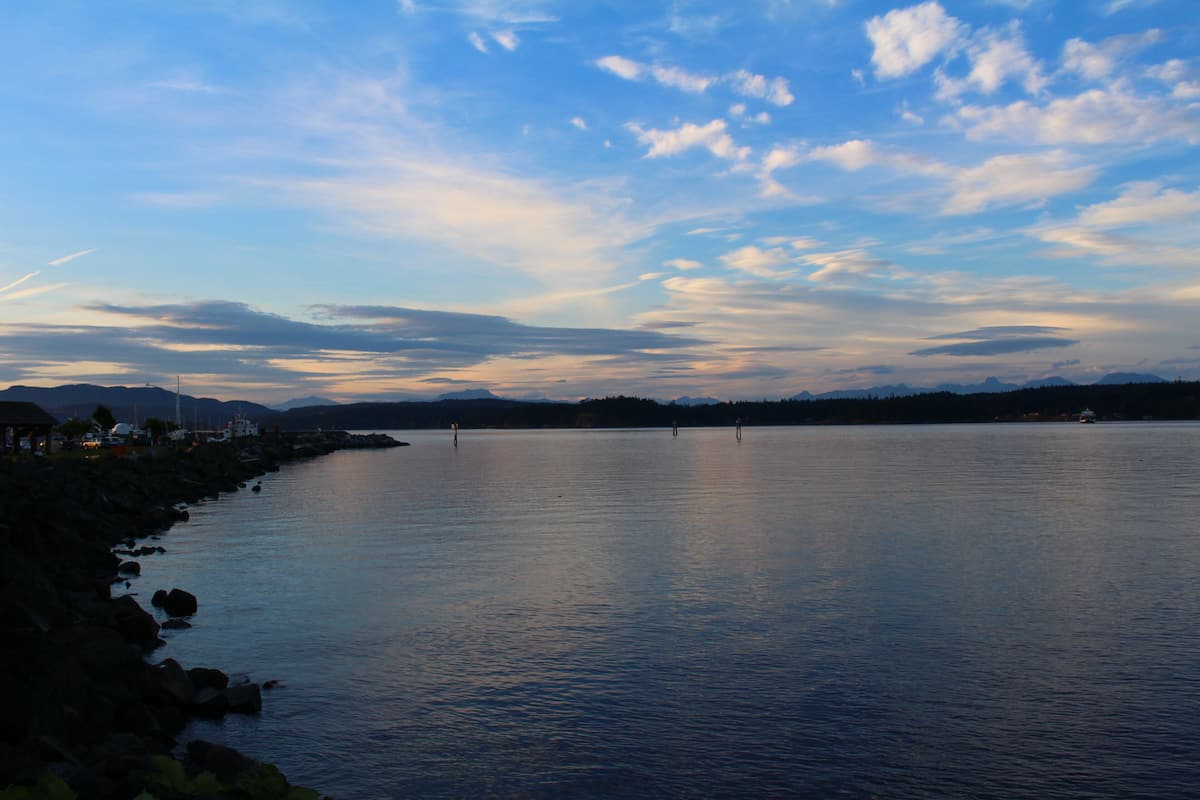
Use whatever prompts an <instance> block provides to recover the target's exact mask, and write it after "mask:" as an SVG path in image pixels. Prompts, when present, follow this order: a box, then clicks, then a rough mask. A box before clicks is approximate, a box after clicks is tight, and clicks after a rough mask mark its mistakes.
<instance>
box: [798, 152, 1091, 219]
mask: <svg viewBox="0 0 1200 800" xmlns="http://www.w3.org/2000/svg"><path fill="white" fill-rule="evenodd" d="M807 157H808V158H810V159H814V160H821V161H831V162H833V163H834V164H837V165H838V166H839V167H841V168H842V169H844V170H846V171H848V172H858V171H859V170H862V169H865V168H867V167H873V166H874V167H887V168H889V169H893V170H896V171H897V172H903V173H908V174H913V175H922V176H925V177H928V178H932V179H935V180H938V181H940V182H941V184H942V187H943V189H942V190H943V191H946V192H948V193H949V196H948V197H947V199H946V201H945V203H944V204H943V206H942V209H941V213H943V214H947V215H957V214H972V213H976V212H978V211H983V210H985V209H987V208H991V207H994V206H1010V205H1022V204H1028V203H1040V202H1043V201H1045V200H1046V199H1047V198H1049V197H1053V196H1056V195H1059V194H1064V193H1066V192H1071V191H1077V190H1079V189H1082V188H1083V187H1085V186H1087V185H1088V184H1090V183H1091V182H1092V181H1093V180H1094V179H1095V177H1096V175H1097V172H1098V170H1097V169H1096V168H1095V167H1072V166H1071V165H1070V160H1071V159H1070V157H1069V156H1068V154H1066V153H1064V152H1062V151H1054V152H1051V153H1041V154H1034V155H1002V156H996V157H994V158H990V159H988V160H987V161H985V162H983V163H982V164H980V165H978V166H975V167H957V166H954V165H951V164H946V163H944V162H941V161H937V160H936V159H931V158H928V157H926V156H922V155H919V154H915V153H906V152H903V151H897V150H891V149H885V148H881V147H879V146H878V145H876V144H875V143H874V142H872V141H870V140H863V139H852V140H850V141H848V142H843V143H842V144H840V145H832V146H828V147H817V148H813V149H812V150H810V151H809V153H808V156H807Z"/></svg>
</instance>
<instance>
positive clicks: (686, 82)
mask: <svg viewBox="0 0 1200 800" xmlns="http://www.w3.org/2000/svg"><path fill="white" fill-rule="evenodd" d="M595 64H596V66H598V67H600V68H601V69H605V70H608V71H609V72H611V73H613V74H614V75H616V76H618V77H620V78H624V79H625V80H627V81H636V80H641V79H642V78H643V77H645V76H647V75H648V76H650V77H651V78H653V79H654V81H655V82H656V83H658V84H659V85H661V86H666V87H668V88H671V89H681V90H683V91H685V92H691V93H692V94H700V93H702V92H704V91H705V90H707V89H708V87H709V86H711V85H712V83H713V79H712V78H711V77H709V76H707V75H699V74H696V73H694V72H688V71H687V70H685V69H682V68H680V67H668V66H662V65H660V64H642V63H640V62H637V61H634V60H632V59H628V58H624V57H622V56H605V57H604V58H598V59H596V61H595Z"/></svg>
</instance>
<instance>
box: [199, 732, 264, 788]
mask: <svg viewBox="0 0 1200 800" xmlns="http://www.w3.org/2000/svg"><path fill="white" fill-rule="evenodd" d="M187 753H188V758H189V759H191V761H192V763H193V764H195V765H196V767H197V768H198V769H200V770H208V771H209V772H211V773H213V774H214V775H216V776H217V780H219V781H221V782H223V783H234V782H235V781H236V780H237V776H238V775H240V774H242V773H243V772H245V771H246V770H248V769H254V768H255V767H257V766H258V762H257V761H255V760H254V759H252V758H248V757H247V756H244V755H242V754H241V753H239V752H238V751H237V750H234V749H233V748H232V747H224V746H222V745H219V744H213V743H212V742H205V741H203V740H200V739H194V740H192V741H190V742H188V746H187Z"/></svg>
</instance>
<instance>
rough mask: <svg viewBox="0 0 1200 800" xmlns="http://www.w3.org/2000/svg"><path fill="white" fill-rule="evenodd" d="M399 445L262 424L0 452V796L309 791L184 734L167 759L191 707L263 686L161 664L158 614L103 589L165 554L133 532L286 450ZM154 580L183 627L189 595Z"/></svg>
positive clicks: (160, 600) (290, 455)
mask: <svg viewBox="0 0 1200 800" xmlns="http://www.w3.org/2000/svg"><path fill="white" fill-rule="evenodd" d="M400 444H402V443H400V442H396V441H395V440H393V439H391V438H390V437H388V436H384V435H381V434H371V435H353V434H348V433H345V432H341V431H327V432H307V433H274V434H268V435H265V436H262V437H259V438H255V439H253V440H248V441H245V442H238V443H235V444H207V445H198V446H195V447H192V448H187V449H175V448H159V449H152V450H148V451H144V452H136V453H132V454H128V455H126V456H124V457H119V458H118V457H114V456H108V455H106V456H104V457H100V458H93V459H86V458H50V459H43V458H26V459H24V460H20V461H0V642H2V644H0V709H3V713H0V798H3V800H16V799H17V798H31V800H32V798H56V799H57V798H64V799H65V798H71V797H79V798H120V799H121V800H125V799H126V798H138V800H147V799H148V798H160V799H161V800H166V799H167V798H183V797H206V798H225V797H228V798H279V799H280V800H285V799H287V800H301V799H302V798H317V797H318V796H319V795H318V793H317V792H315V791H313V790H311V789H304V788H301V787H295V786H290V785H289V784H288V783H287V781H286V779H285V778H284V777H283V775H282V774H281V773H280V772H279V771H278V770H277V769H276V768H275V767H273V766H271V765H268V764H262V763H259V762H257V761H254V760H253V759H250V758H248V757H246V756H243V755H241V754H240V753H237V752H236V751H234V750H231V749H229V748H225V747H222V746H219V745H214V744H211V743H207V742H202V741H193V742H190V743H189V744H188V745H187V748H186V755H178V756H176V755H173V754H175V753H178V751H179V741H178V738H177V737H179V735H180V734H181V732H182V731H183V729H184V727H185V726H186V724H187V722H188V720H189V719H192V718H194V717H220V716H223V715H224V714H227V713H257V712H258V711H259V710H260V709H261V707H262V695H261V688H262V687H259V686H258V685H256V684H252V683H246V684H241V685H230V683H229V679H228V677H227V676H226V675H225V674H224V673H222V672H221V671H220V670H218V669H213V668H211V667H208V666H198V665H193V666H192V667H191V669H185V668H184V667H183V665H180V664H178V663H177V662H176V661H175V660H174V659H169V658H168V659H165V660H161V663H159V662H160V660H159V659H156V658H155V657H154V655H153V653H154V650H155V649H156V648H157V647H158V646H159V645H161V644H162V643H163V642H162V640H161V639H160V638H159V636H158V633H159V630H160V625H159V622H158V621H157V619H156V618H155V615H154V614H152V613H150V612H149V611H148V610H146V609H144V608H143V607H142V606H141V605H140V604H139V603H138V601H137V600H136V599H135V598H133V597H131V596H128V595H125V596H121V597H116V598H114V597H113V595H112V587H113V586H114V585H121V584H123V583H124V582H125V581H126V580H129V579H132V576H135V575H138V574H139V573H140V572H141V565H140V563H139V562H138V560H137V559H138V558H143V557H146V556H153V555H155V554H157V553H161V552H163V551H164V548H163V546H161V545H159V544H139V540H141V539H142V538H144V537H147V536H151V535H155V534H159V533H161V532H163V531H165V530H166V529H168V528H169V527H170V526H171V525H172V524H174V523H175V522H177V521H179V520H182V519H186V518H187V510H186V506H187V505H190V504H194V503H197V502H199V501H201V500H202V499H204V498H211V497H217V496H219V495H220V493H222V492H231V491H238V490H239V489H240V488H243V487H245V486H246V484H247V482H248V481H250V480H251V479H253V478H255V477H257V476H260V475H262V474H263V473H266V472H272V471H276V470H278V469H279V468H280V465H282V464H284V463H287V462H289V461H293V460H296V459H300V458H308V457H313V456H319V455H323V454H326V453H330V452H333V451H335V450H343V449H350V448H382V447H395V446H398V445H400ZM168 544H169V542H168ZM156 588H157V589H158V591H156V592H155V593H154V598H153V601H152V602H153V604H154V605H155V606H158V607H159V608H161V609H162V610H163V612H165V613H166V614H167V615H168V617H169V619H168V620H167V621H165V622H164V623H163V627H187V624H188V623H187V617H188V616H189V615H191V614H193V613H196V611H197V599H196V597H195V596H194V595H192V594H190V593H189V592H187V591H185V590H183V589H180V588H178V587H156ZM143 594H149V592H148V591H147V592H143ZM266 688H270V687H269V685H268V686H267V687H266Z"/></svg>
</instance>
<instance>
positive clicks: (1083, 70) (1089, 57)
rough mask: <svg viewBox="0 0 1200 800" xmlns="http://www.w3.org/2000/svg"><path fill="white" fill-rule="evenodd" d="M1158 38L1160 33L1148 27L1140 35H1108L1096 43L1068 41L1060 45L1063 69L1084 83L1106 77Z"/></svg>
mask: <svg viewBox="0 0 1200 800" xmlns="http://www.w3.org/2000/svg"><path fill="white" fill-rule="evenodd" d="M1162 38H1163V33H1162V31H1161V30H1159V29H1157V28H1151V29H1150V30H1148V31H1144V32H1142V33H1130V34H1122V35H1120V36H1110V37H1109V38H1107V39H1104V40H1103V41H1101V42H1098V43H1096V44H1091V43H1089V42H1086V41H1084V40H1083V39H1068V40H1067V42H1066V44H1064V45H1063V52H1062V65H1063V69H1064V70H1067V71H1068V72H1073V73H1075V74H1077V75H1080V76H1082V77H1084V78H1086V79H1088V80H1093V81H1094V80H1100V79H1102V78H1107V77H1108V76H1109V75H1111V74H1113V72H1115V71H1116V69H1117V66H1118V64H1120V62H1121V61H1122V59H1124V58H1126V57H1127V56H1129V55H1132V54H1133V53H1136V52H1137V51H1139V50H1142V49H1145V48H1146V47H1149V46H1150V45H1152V44H1155V43H1156V42H1159V41H1161V40H1162Z"/></svg>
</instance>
